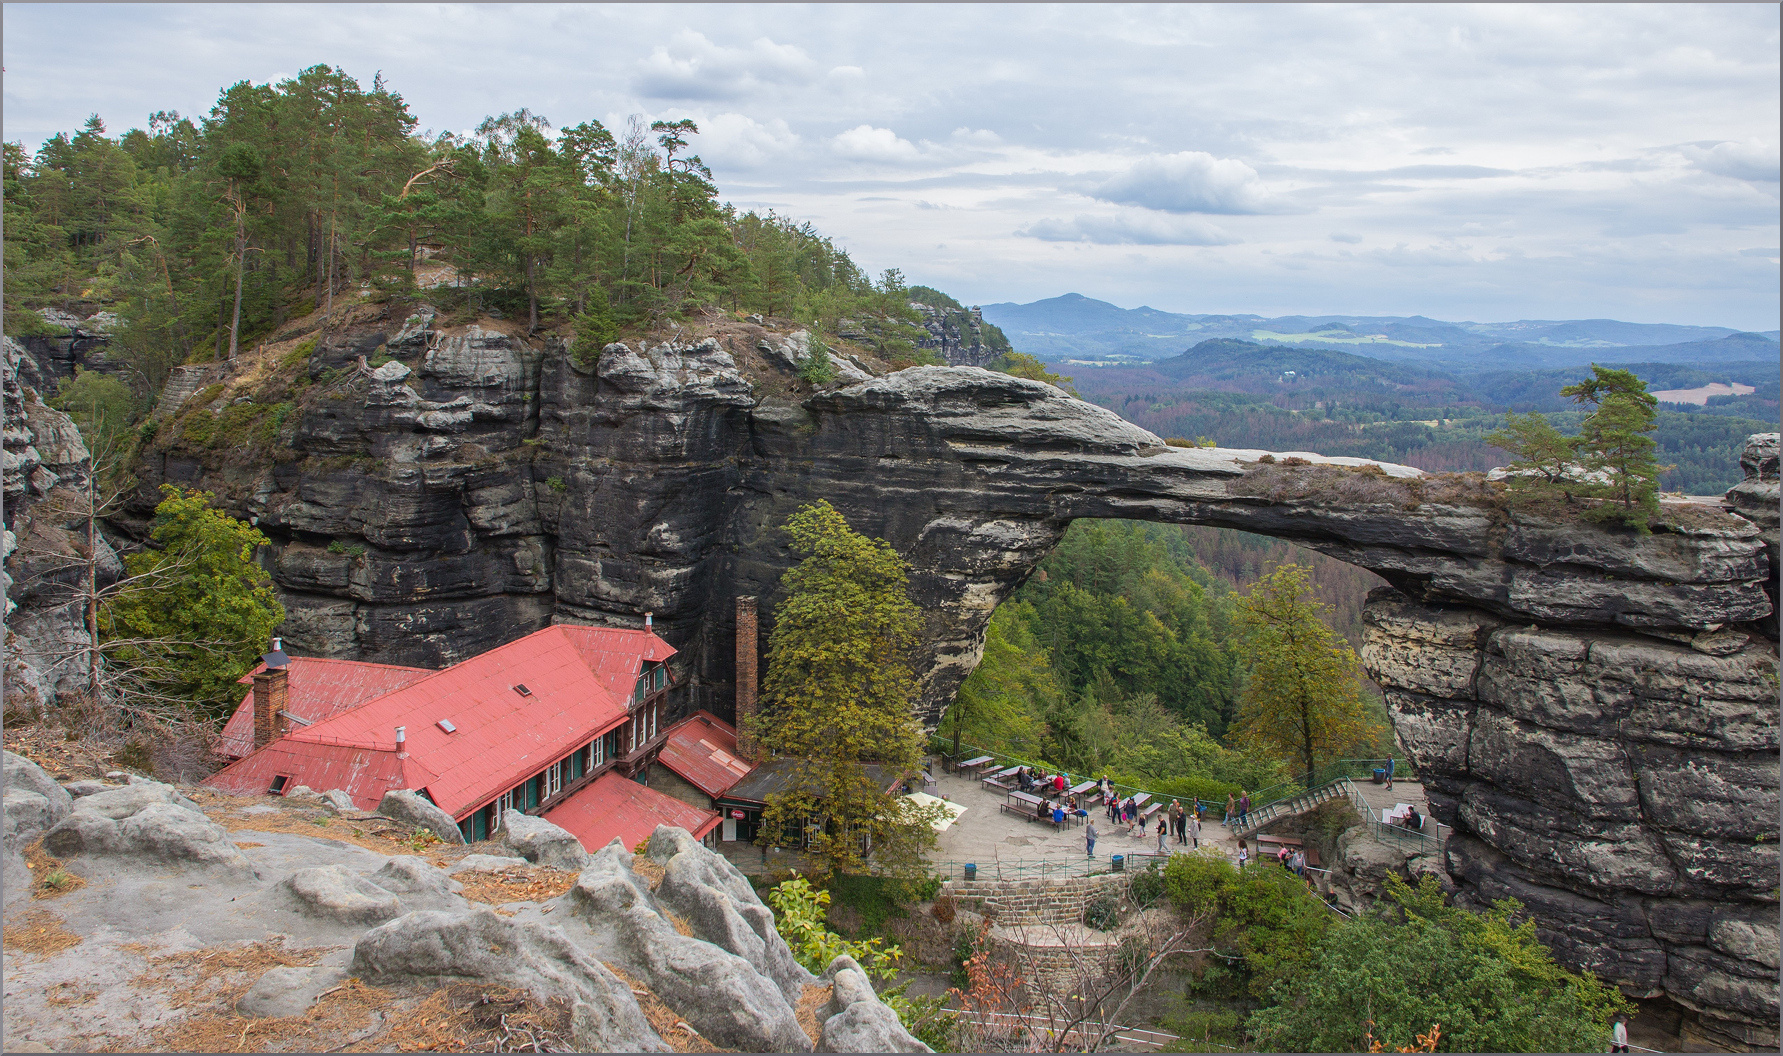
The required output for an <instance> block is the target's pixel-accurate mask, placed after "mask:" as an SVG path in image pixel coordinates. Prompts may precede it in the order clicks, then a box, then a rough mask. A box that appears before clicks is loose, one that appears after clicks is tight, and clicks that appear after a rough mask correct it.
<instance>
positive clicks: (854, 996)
mask: <svg viewBox="0 0 1783 1056" xmlns="http://www.w3.org/2000/svg"><path fill="white" fill-rule="evenodd" d="M824 975H825V976H826V977H827V978H828V979H829V980H830V985H831V990H830V1000H829V1003H828V1004H827V1005H825V1006H824V1008H823V1011H822V1013H821V1015H822V1018H823V1037H822V1038H820V1039H819V1040H818V1043H817V1051H818V1052H934V1051H935V1050H934V1049H931V1048H929V1047H928V1046H927V1045H925V1044H923V1043H922V1042H920V1041H918V1040H916V1038H914V1037H912V1036H911V1034H910V1032H909V1031H907V1030H905V1029H904V1024H903V1023H902V1022H901V1021H900V1020H899V1019H898V1014H897V1013H896V1012H894V1011H892V1009H891V1007H890V1006H889V1005H887V1004H886V1003H885V1002H883V1001H881V1000H879V995H878V994H876V993H874V992H873V983H872V981H871V980H870V979H868V978H867V973H866V971H865V970H864V969H863V968H861V966H860V963H859V962H857V961H856V960H855V959H854V958H853V957H849V956H846V955H844V956H841V957H837V958H836V959H835V960H833V961H831V962H830V967H829V970H828V971H826V972H825V973H824Z"/></svg>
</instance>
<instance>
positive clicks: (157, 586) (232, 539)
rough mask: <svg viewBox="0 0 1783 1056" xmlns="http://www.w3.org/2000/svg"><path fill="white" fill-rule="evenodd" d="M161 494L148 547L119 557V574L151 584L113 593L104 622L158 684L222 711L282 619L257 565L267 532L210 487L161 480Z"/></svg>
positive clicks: (199, 707) (202, 707)
mask: <svg viewBox="0 0 1783 1056" xmlns="http://www.w3.org/2000/svg"><path fill="white" fill-rule="evenodd" d="M161 493H162V496H163V498H162V500H161V503H160V505H158V506H156V507H155V519H154V521H153V523H152V526H151V528H150V531H149V539H150V541H151V543H152V544H153V547H154V548H153V549H150V550H146V551H144V552H142V553H137V554H131V555H129V556H128V557H126V558H125V559H124V568H125V572H126V573H127V574H128V575H130V576H141V577H145V578H144V582H145V583H146V584H148V585H147V586H145V587H144V588H143V589H140V590H135V591H131V592H127V593H124V594H122V595H120V596H119V598H118V600H117V601H116V602H115V603H114V604H113V605H112V606H111V607H110V608H109V609H108V611H107V612H106V613H105V616H104V619H103V621H102V622H103V627H102V629H103V631H104V632H105V634H106V635H107V637H109V638H113V639H129V640H134V641H137V642H140V643H142V644H140V645H138V646H134V647H130V648H127V649H125V650H122V652H123V653H124V654H125V657H126V659H127V660H128V659H133V658H134V659H138V660H142V661H145V662H147V663H148V664H149V665H150V671H151V674H150V680H151V682H152V683H153V685H154V687H155V689H156V691H158V692H160V693H162V694H164V695H165V696H167V697H170V698H173V699H176V700H180V701H184V702H186V703H187V704H188V705H190V706H191V707H192V708H193V709H195V710H196V711H197V712H198V713H200V714H201V715H205V716H207V717H221V716H223V715H226V714H228V712H229V710H230V709H232V708H233V707H234V706H235V705H236V703H237V702H238V701H239V699H240V696H241V693H240V687H238V686H237V685H236V681H235V680H236V679H238V678H240V677H241V673H242V672H243V671H245V670H247V669H249V668H250V667H252V666H253V665H254V663H255V661H256V659H257V658H258V657H259V655H260V653H261V651H262V650H264V649H265V648H266V644H267V640H268V637H269V636H270V635H271V634H272V629H273V628H274V627H276V626H278V625H279V624H280V623H281V622H283V620H284V618H285V610H284V607H283V606H282V605H280V604H279V601H278V598H277V597H276V596H274V594H273V592H272V581H271V579H270V578H269V577H268V576H267V575H266V572H265V571H264V570H263V569H261V568H260V566H259V565H257V564H255V563H254V552H255V550H256V549H257V548H259V547H261V546H264V545H266V542H267V539H266V536H264V535H262V534H261V533H260V532H259V531H258V530H256V529H254V528H252V527H250V526H248V525H247V524H244V523H243V522H241V521H238V520H236V519H235V518H233V517H230V516H229V515H228V514H226V513H224V512H222V511H221V510H217V509H214V508H212V507H211V505H210V503H211V500H212V496H211V494H210V493H209V492H201V491H190V492H188V491H182V490H181V489H180V488H178V487H175V486H174V485H171V484H164V485H162V487H161Z"/></svg>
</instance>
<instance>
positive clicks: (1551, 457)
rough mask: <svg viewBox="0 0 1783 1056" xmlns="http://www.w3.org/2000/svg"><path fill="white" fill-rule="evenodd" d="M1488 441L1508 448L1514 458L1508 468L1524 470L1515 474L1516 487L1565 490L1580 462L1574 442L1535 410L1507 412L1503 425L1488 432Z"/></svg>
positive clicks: (1517, 470)
mask: <svg viewBox="0 0 1783 1056" xmlns="http://www.w3.org/2000/svg"><path fill="white" fill-rule="evenodd" d="M1486 442H1487V443H1488V444H1492V445H1494V446H1496V447H1501V448H1503V449H1504V450H1505V451H1507V452H1509V453H1510V455H1511V456H1512V459H1513V461H1512V462H1511V464H1510V465H1509V466H1507V467H1505V468H1507V469H1510V470H1512V471H1514V472H1518V473H1521V474H1523V475H1522V476H1517V477H1513V478H1512V480H1511V489H1512V490H1513V491H1519V490H1521V491H1529V490H1534V489H1536V488H1541V489H1542V490H1544V491H1555V490H1565V487H1564V486H1565V485H1566V484H1567V482H1568V479H1569V477H1571V476H1572V474H1573V471H1574V470H1575V469H1576V466H1577V463H1576V462H1575V459H1576V458H1577V454H1576V452H1575V451H1574V450H1573V442H1572V441H1571V440H1569V439H1568V438H1567V437H1564V436H1561V435H1560V433H1559V432H1558V431H1557V430H1555V428H1554V426H1553V425H1552V424H1551V423H1549V421H1548V419H1547V417H1546V416H1545V415H1541V414H1537V413H1536V412H1534V411H1531V412H1529V413H1528V414H1525V415H1519V414H1517V413H1515V412H1512V413H1509V414H1506V415H1505V416H1504V428H1502V429H1499V430H1496V431H1494V432H1490V433H1487V434H1486Z"/></svg>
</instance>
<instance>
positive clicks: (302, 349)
mask: <svg viewBox="0 0 1783 1056" xmlns="http://www.w3.org/2000/svg"><path fill="white" fill-rule="evenodd" d="M315 354H316V339H315V338H313V337H312V338H310V339H309V340H308V341H304V342H301V343H299V344H298V346H297V347H296V348H293V349H292V350H291V351H289V352H287V353H285V354H284V355H282V356H280V357H279V368H280V369H281V370H286V371H296V370H300V369H302V368H303V367H304V366H306V365H307V364H308V363H309V359H310V357H311V356H313V355H315Z"/></svg>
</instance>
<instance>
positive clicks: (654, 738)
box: [205, 624, 709, 840]
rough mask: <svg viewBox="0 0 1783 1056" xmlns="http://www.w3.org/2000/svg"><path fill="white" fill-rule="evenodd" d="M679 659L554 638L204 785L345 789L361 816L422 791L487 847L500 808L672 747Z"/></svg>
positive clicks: (382, 701) (634, 644)
mask: <svg viewBox="0 0 1783 1056" xmlns="http://www.w3.org/2000/svg"><path fill="white" fill-rule="evenodd" d="M674 652H675V650H674V649H672V648H670V646H669V645H668V643H667V642H664V641H663V640H662V639H660V638H658V637H657V636H656V635H655V634H654V633H652V632H651V631H649V630H620V629H614V628H605V627H576V626H570V625H568V624H559V625H557V626H553V627H547V628H545V629H544V630H541V631H536V632H534V633H532V634H529V635H527V636H526V637H524V638H520V639H518V640H516V641H512V642H509V643H508V644H506V645H503V646H500V647H498V648H495V649H492V650H490V651H489V652H487V653H483V654H482V655H480V656H476V657H473V658H471V659H469V660H466V661H464V662H463V663H460V664H457V665H454V666H452V667H449V668H446V669H445V670H443V671H434V672H424V673H423V674H422V676H421V677H419V678H416V679H414V680H412V681H409V682H407V683H406V684H404V685H401V686H399V687H397V688H394V689H391V690H389V691H387V692H384V693H381V694H378V695H375V696H370V697H369V698H361V699H360V700H359V702H358V703H356V704H349V705H344V706H340V707H330V708H329V709H327V710H329V714H327V716H326V717H322V718H318V719H316V720H315V721H313V722H311V723H310V724H309V725H301V724H299V725H298V726H297V727H295V728H292V729H290V730H289V731H288V732H286V733H285V734H284V735H283V736H280V737H278V738H277V739H276V740H272V741H271V743H268V744H266V745H265V746H264V747H262V748H260V749H259V750H257V751H254V752H252V753H250V754H248V755H247V756H245V757H243V758H241V759H239V760H237V761H236V762H234V763H231V764H230V765H229V766H227V767H225V768H224V769H223V770H221V771H219V772H218V773H216V774H214V775H212V776H211V777H210V778H208V779H207V780H206V781H205V784H207V785H209V786H211V787H213V788H217V789H220V790H223V791H231V792H239V793H245V794H265V793H268V792H278V791H281V790H283V789H285V788H287V787H295V786H297V785H308V786H309V787H311V788H314V789H316V790H318V791H325V790H328V789H334V788H339V789H342V790H344V791H346V792H347V794H349V795H351V796H352V797H353V801H354V803H356V804H357V805H359V806H360V807H363V808H364V809H367V810H371V809H374V808H375V807H376V806H377V805H378V803H379V801H381V800H382V799H383V796H384V793H386V792H388V791H391V790H393V789H399V788H409V789H416V790H418V791H420V792H421V793H422V794H423V795H425V796H427V798H428V799H430V800H432V801H433V802H434V803H435V804H436V805H438V806H439V807H440V808H441V809H442V810H444V811H445V812H446V813H448V814H450V815H452V817H453V818H455V819H456V820H457V821H458V822H459V828H460V829H461V830H462V831H463V833H464V836H465V839H467V840H480V839H484V838H486V837H488V836H489V835H490V834H491V833H493V832H494V831H495V828H496V824H497V821H498V819H499V818H500V817H501V812H502V811H503V810H506V809H509V808H513V809H516V810H521V811H525V812H526V813H529V814H546V813H549V812H551V811H554V810H556V809H557V808H559V807H561V806H565V805H566V804H567V803H568V802H569V801H570V800H571V798H572V797H575V796H576V794H577V793H578V792H580V791H582V790H583V789H585V788H589V787H591V786H592V785H594V784H595V783H596V781H597V780H598V779H599V778H601V777H602V776H603V775H605V774H609V773H616V774H619V775H623V776H625V777H629V776H631V775H632V774H635V773H636V772H637V771H638V770H639V769H641V768H642V767H644V766H645V765H647V764H648V763H649V762H650V760H651V759H653V758H654V757H655V755H656V753H657V752H658V751H659V750H660V749H661V748H662V746H663V743H664V741H665V740H666V739H667V731H666V730H664V729H662V728H661V720H662V718H663V717H664V712H665V710H666V709H665V708H664V703H665V699H664V698H665V696H666V694H667V691H668V688H669V673H668V668H667V666H666V665H665V663H664V661H666V660H668V658H669V657H670V656H672V655H674ZM300 663H301V662H298V661H294V662H293V663H292V664H291V667H290V669H289V675H288V679H289V682H290V684H291V688H290V699H295V698H296V697H297V696H298V695H299V694H300V693H301V692H303V691H302V690H300V689H299V687H298V686H297V685H296V683H297V682H298V680H299V679H300V678H302V677H303V675H304V669H303V667H300V666H299V665H300ZM314 663H316V662H315V661H311V662H310V664H312V665H313V664H314ZM306 666H307V665H306ZM367 666H371V665H367ZM310 669H311V670H319V669H318V668H313V667H311V668H310ZM397 670H399V671H400V670H410V669H397ZM367 677H369V676H367ZM390 677H392V678H395V677H396V676H394V675H393V676H390ZM247 705H248V707H249V710H250V712H251V711H252V706H253V702H252V701H251V700H250V701H248V702H247ZM305 706H306V707H309V706H310V705H305ZM284 710H285V711H286V712H288V713H289V714H291V715H293V716H295V715H298V714H299V709H298V708H296V707H286V708H285V709H284ZM323 710H324V709H323V708H321V707H312V713H313V714H317V715H320V714H321V713H322V711H323ZM239 714H240V713H239V712H238V717H239ZM231 721H232V722H233V721H234V720H233V719H232V720H231ZM249 728H250V729H251V728H252V716H251V714H250V717H249ZM665 798H666V797H665ZM653 827H654V826H653ZM708 828H709V826H708Z"/></svg>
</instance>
